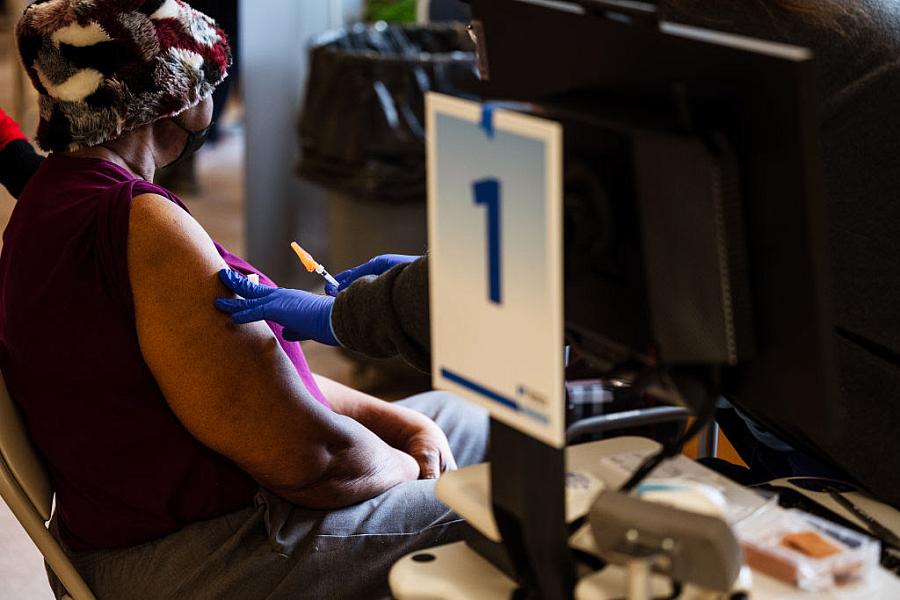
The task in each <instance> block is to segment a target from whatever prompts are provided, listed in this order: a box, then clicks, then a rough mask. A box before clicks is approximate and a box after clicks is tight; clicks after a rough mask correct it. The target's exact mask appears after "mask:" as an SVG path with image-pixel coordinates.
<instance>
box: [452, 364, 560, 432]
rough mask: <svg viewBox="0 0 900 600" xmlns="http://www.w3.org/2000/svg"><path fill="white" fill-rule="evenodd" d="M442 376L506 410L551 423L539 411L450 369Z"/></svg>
mask: <svg viewBox="0 0 900 600" xmlns="http://www.w3.org/2000/svg"><path fill="white" fill-rule="evenodd" d="M441 376H443V377H444V379H447V380H448V381H452V382H453V383H456V384H459V385H461V386H463V387H464V388H466V389H468V390H471V391H473V392H475V393H476V394H478V395H480V396H484V397H485V398H488V399H490V400H493V401H494V402H496V403H498V404H502V405H503V406H505V407H506V408H511V409H513V410H514V411H516V412H520V413H522V414H523V415H525V416H527V417H531V418H532V419H534V420H535V421H539V422H541V423H544V424H545V425H546V424H547V423H549V422H550V419H549V418H548V417H547V415H543V414H541V413H539V412H537V411H534V410H531V409H530V408H527V407H524V406H519V403H518V402H516V401H515V400H510V399H509V398H507V397H506V396H503V395H501V394H498V393H497V392H495V391H492V390H489V389H487V388H486V387H484V386H483V385H480V384H477V383H475V382H474V381H472V380H470V379H466V378H465V377H463V376H462V375H457V374H456V373H454V372H452V371H450V370H448V369H443V368H442V369H441Z"/></svg>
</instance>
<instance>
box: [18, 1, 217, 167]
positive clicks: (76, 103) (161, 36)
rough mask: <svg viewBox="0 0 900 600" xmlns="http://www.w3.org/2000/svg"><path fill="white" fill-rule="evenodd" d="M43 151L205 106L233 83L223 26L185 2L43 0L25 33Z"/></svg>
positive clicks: (25, 22) (23, 46) (31, 11)
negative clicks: (225, 83)
mask: <svg viewBox="0 0 900 600" xmlns="http://www.w3.org/2000/svg"><path fill="white" fill-rule="evenodd" d="M16 35H17V37H18V44H19V53H20V54H21V57H22V63H23V64H24V65H25V69H26V70H27V71H28V75H29V76H30V77H31V82H32V84H34V87H35V88H36V89H37V91H38V93H39V94H40V100H39V101H40V116H41V120H40V125H39V126H38V133H37V141H38V144H39V145H40V146H41V148H43V149H44V150H50V151H54V152H61V151H66V150H68V151H73V150H77V149H78V148H81V147H84V146H96V145H97V144H101V143H103V142H106V141H108V140H112V139H115V138H117V137H119V136H120V135H122V134H123V133H126V132H128V131H132V130H134V129H137V128H138V127H141V126H143V125H148V124H150V123H153V122H154V121H157V120H159V119H164V118H166V117H172V116H175V115H178V114H180V113H182V112H184V111H186V110H188V109H189V108H191V107H193V106H196V105H197V104H199V103H200V102H202V101H203V100H204V99H206V98H207V97H209V96H210V94H212V92H213V90H214V89H215V87H216V86H217V85H218V84H219V83H221V82H222V80H223V79H225V77H226V76H227V69H228V67H229V66H231V49H230V48H229V46H228V41H227V40H226V37H225V34H224V33H223V32H222V30H221V29H219V27H218V26H217V25H216V24H215V22H214V21H213V20H212V19H210V18H209V17H207V16H206V15H204V14H203V13H201V12H199V11H196V10H194V9H192V8H191V7H190V6H188V5H187V4H185V3H184V2H182V1H181V0H37V2H35V3H34V4H32V5H31V6H29V7H28V8H27V9H26V10H25V14H24V15H23V16H22V19H21V20H20V21H19V25H18V28H17V30H16Z"/></svg>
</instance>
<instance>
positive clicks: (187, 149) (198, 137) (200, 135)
mask: <svg viewBox="0 0 900 600" xmlns="http://www.w3.org/2000/svg"><path fill="white" fill-rule="evenodd" d="M172 122H173V123H175V124H176V125H177V126H178V127H179V129H181V130H182V131H185V132H186V133H187V134H188V137H187V141H186V142H185V144H184V150H182V151H181V154H179V155H178V158H176V159H175V160H173V161H172V162H170V163H169V164H167V165H166V166H165V167H163V168H164V169H168V168H169V167H171V166H172V165H174V164H176V163H179V162H181V161H183V160H184V159H186V158H188V157H189V156H191V155H193V154H194V153H195V152H197V150H199V149H200V148H201V147H202V146H203V144H205V143H206V138H207V137H208V136H209V130H210V129H212V126H213V124H212V123H210V124H209V125H207V126H206V127H204V128H203V129H201V130H200V131H191V130H190V129H188V128H187V127H185V126H184V125H182V124H181V123H179V122H178V121H174V120H173V121H172Z"/></svg>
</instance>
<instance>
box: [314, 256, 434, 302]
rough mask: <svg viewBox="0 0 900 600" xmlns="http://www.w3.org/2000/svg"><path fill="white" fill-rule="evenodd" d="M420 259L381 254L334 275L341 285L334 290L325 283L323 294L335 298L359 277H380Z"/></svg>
mask: <svg viewBox="0 0 900 600" xmlns="http://www.w3.org/2000/svg"><path fill="white" fill-rule="evenodd" d="M420 258H422V257H421V256H408V255H406V254H382V255H381V256H376V257H375V258H373V259H371V260H369V262H366V263H363V264H361V265H359V266H358V267H353V268H352V269H347V270H346V271H343V272H341V273H338V274H337V275H335V276H334V278H335V279H337V281H338V283H340V284H341V287H339V288H335V287H334V286H333V285H332V284H330V283H326V284H325V293H326V294H328V295H329V296H337V295H338V293H339V292H343V291H344V290H346V289H347V288H348V287H350V284H352V283H353V282H354V281H356V280H357V279H359V278H360V277H365V276H367V275H381V274H382V273H386V272H387V271H390V270H391V269H393V268H394V267H396V266H397V265H404V264H406V263H411V262H413V261H416V260H419V259H420Z"/></svg>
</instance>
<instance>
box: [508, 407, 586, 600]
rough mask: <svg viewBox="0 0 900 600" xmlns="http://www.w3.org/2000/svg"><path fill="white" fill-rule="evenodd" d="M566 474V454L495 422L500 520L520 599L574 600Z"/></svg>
mask: <svg viewBox="0 0 900 600" xmlns="http://www.w3.org/2000/svg"><path fill="white" fill-rule="evenodd" d="M565 469H566V465H565V451H564V450H563V449H561V448H553V447H551V446H548V445H546V444H544V443H542V442H540V441H538V440H536V439H534V438H533V437H531V436H529V435H527V434H524V433H522V432H520V431H518V430H516V429H513V428H512V427H510V426H508V425H504V424H503V423H501V422H499V421H497V420H494V419H491V490H492V502H493V509H494V519H495V520H496V522H497V528H498V529H499V530H500V535H501V537H502V538H503V545H504V546H505V548H506V551H507V553H508V556H509V559H510V561H511V562H512V565H513V567H514V569H515V571H516V573H515V574H516V576H517V582H518V584H519V590H518V592H517V596H516V597H517V598H522V599H531V598H535V599H536V598H548V599H555V598H560V599H561V598H572V596H573V593H574V588H575V569H574V565H573V563H572V559H571V553H570V551H569V532H568V528H567V527H566V504H565V502H566V498H565V489H566V482H565V477H566V472H565ZM535 482H540V484H539V485H535Z"/></svg>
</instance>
